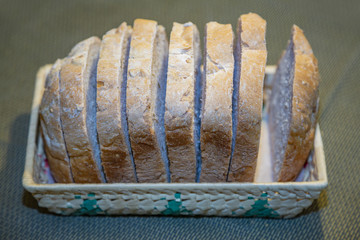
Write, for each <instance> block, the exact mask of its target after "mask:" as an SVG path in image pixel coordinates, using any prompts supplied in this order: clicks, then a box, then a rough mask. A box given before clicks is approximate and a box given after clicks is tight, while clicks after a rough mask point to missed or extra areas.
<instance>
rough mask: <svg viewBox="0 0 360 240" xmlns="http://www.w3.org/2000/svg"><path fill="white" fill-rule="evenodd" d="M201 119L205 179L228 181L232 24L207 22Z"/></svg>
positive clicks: (230, 137)
mask: <svg viewBox="0 0 360 240" xmlns="http://www.w3.org/2000/svg"><path fill="white" fill-rule="evenodd" d="M206 32H207V34H206V38H207V39H206V52H205V55H206V57H205V59H204V60H205V61H206V63H205V74H206V80H205V84H204V89H203V91H204V92H203V96H204V97H203V107H202V118H201V119H202V120H201V121H202V122H201V135H200V136H201V154H202V156H201V158H202V167H201V175H200V181H201V182H225V181H226V175H227V172H228V167H229V161H230V155H231V139H232V92H233V73H234V56H233V41H234V34H233V31H232V28H231V25H230V24H226V25H223V24H218V23H216V22H210V23H208V24H207V25H206Z"/></svg>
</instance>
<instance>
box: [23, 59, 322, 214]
mask: <svg viewBox="0 0 360 240" xmlns="http://www.w3.org/2000/svg"><path fill="white" fill-rule="evenodd" d="M50 67H51V65H46V66H44V67H42V68H40V69H39V71H38V74H37V79H36V86H35V94H34V100H33V105H32V110H31V118H30V126H29V136H28V143H27V151H26V162H25V171H24V175H23V186H24V188H25V189H26V190H27V191H29V192H30V193H31V194H32V195H33V196H34V197H35V199H36V200H37V201H38V204H39V206H40V207H45V208H47V209H48V210H49V211H51V212H54V213H57V214H62V215H70V214H72V215H188V216H194V215H198V216H232V217H240V216H244V217H271V218H291V217H295V216H296V215H298V214H299V213H301V212H302V211H303V210H304V209H305V208H307V207H309V206H310V205H311V203H312V202H313V200H314V199H317V198H318V197H319V195H320V192H321V191H322V190H323V189H324V188H326V187H327V184H328V181H327V175H326V166H325V156H324V151H323V144H322V139H321V134H320V129H319V126H318V125H317V129H316V134H315V146H314V150H313V152H312V154H310V156H309V159H308V162H307V164H306V165H305V167H304V168H303V170H302V173H301V176H302V177H301V179H300V180H299V179H298V180H297V181H296V182H285V183H279V182H270V183H259V182H255V183H155V184H153V183H131V184H129V183H104V184H76V183H72V184H58V183H53V180H52V178H51V174H50V171H49V167H48V164H47V160H46V157H45V154H44V150H43V143H42V139H41V137H40V134H39V119H38V110H39V105H40V102H41V98H42V94H43V89H44V83H45V78H46V75H47V73H48V71H49V70H50ZM275 69H276V67H275V66H268V67H267V68H266V78H265V89H264V96H265V97H266V96H268V91H267V87H268V86H269V85H270V82H271V79H272V77H273V74H274V72H275Z"/></svg>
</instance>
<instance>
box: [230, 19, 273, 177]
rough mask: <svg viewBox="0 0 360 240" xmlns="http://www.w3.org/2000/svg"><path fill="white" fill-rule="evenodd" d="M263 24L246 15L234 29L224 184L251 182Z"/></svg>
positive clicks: (263, 63) (257, 137)
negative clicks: (229, 154)
mask: <svg viewBox="0 0 360 240" xmlns="http://www.w3.org/2000/svg"><path fill="white" fill-rule="evenodd" d="M265 31H266V21H265V20H264V19H262V18H261V17H260V16H259V15H257V14H254V13H249V14H245V15H242V16H240V18H239V20H238V27H237V36H238V38H237V42H236V54H235V59H236V67H235V69H236V70H235V76H234V94H233V142H232V143H233V145H232V158H231V163H230V168H229V175H228V181H230V182H253V181H254V176H255V169H256V162H257V157H258V151H259V141H260V128H261V112H262V106H263V81H264V75H265V66H266V57H267V51H266V44H265Z"/></svg>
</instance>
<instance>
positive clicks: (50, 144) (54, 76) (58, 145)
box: [39, 59, 73, 183]
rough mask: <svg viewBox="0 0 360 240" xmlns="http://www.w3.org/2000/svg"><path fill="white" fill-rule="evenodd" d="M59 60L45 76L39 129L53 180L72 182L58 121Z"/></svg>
mask: <svg viewBox="0 0 360 240" xmlns="http://www.w3.org/2000/svg"><path fill="white" fill-rule="evenodd" d="M61 62H62V61H61V60H59V59H58V60H57V61H56V62H55V63H54V65H53V66H52V68H51V70H50V72H49V74H48V75H47V77H46V82H45V90H44V94H43V98H42V101H41V105H40V109H39V114H40V129H41V132H42V136H43V139H44V146H45V153H46V157H47V159H48V161H49V166H50V170H51V173H52V176H53V177H54V180H55V181H56V182H58V183H71V182H73V178H72V174H71V168H70V160H69V156H68V154H67V151H66V146H65V141H64V135H63V130H62V126H61V121H60V93H59V89H60V78H59V72H60V68H61Z"/></svg>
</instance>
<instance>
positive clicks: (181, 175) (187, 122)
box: [165, 22, 201, 182]
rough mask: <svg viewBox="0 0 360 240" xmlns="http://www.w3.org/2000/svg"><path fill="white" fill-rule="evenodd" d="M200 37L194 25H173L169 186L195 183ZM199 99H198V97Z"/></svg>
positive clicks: (168, 91) (168, 111)
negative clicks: (176, 183) (171, 183)
mask: <svg viewBox="0 0 360 240" xmlns="http://www.w3.org/2000/svg"><path fill="white" fill-rule="evenodd" d="M200 63H201V53H200V37H199V31H198V29H197V27H196V25H194V24H192V23H191V22H188V23H185V24H179V23H174V25H173V28H172V31H171V36H170V47H169V60H168V70H167V87H166V101H165V131H166V143H167V150H168V158H169V163H170V172H171V181H172V182H194V181H195V180H196V166H197V164H196V162H197V161H196V160H197V152H199V149H196V146H197V144H196V142H198V141H199V139H198V138H197V137H198V135H197V134H196V123H197V122H198V121H199V111H198V109H199V106H200V104H199V101H198V100H196V97H197V96H199V94H198V95H196V89H195V87H196V86H198V85H199V83H198V82H199V81H200V78H199V76H200ZM198 98H199V97H198Z"/></svg>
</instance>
